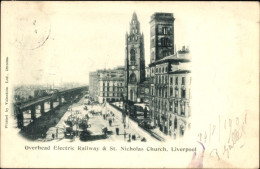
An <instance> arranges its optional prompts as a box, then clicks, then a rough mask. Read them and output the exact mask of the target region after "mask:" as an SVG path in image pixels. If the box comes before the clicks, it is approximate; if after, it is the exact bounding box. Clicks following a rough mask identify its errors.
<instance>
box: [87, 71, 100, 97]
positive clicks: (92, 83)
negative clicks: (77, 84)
mask: <svg viewBox="0 0 260 169" xmlns="http://www.w3.org/2000/svg"><path fill="white" fill-rule="evenodd" d="M98 78H99V74H98V72H97V71H96V72H90V73H89V97H90V99H92V100H93V101H98V86H97V84H98Z"/></svg>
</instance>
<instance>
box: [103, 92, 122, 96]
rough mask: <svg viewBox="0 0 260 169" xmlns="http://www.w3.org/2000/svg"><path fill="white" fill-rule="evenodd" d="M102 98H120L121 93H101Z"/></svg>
mask: <svg viewBox="0 0 260 169" xmlns="http://www.w3.org/2000/svg"><path fill="white" fill-rule="evenodd" d="M102 96H103V97H112V96H113V97H121V96H122V93H102Z"/></svg>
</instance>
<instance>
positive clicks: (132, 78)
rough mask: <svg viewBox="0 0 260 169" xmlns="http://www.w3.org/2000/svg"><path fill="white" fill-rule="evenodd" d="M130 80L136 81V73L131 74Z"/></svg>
mask: <svg viewBox="0 0 260 169" xmlns="http://www.w3.org/2000/svg"><path fill="white" fill-rule="evenodd" d="M130 82H136V75H135V74H134V73H132V74H131V75H130Z"/></svg>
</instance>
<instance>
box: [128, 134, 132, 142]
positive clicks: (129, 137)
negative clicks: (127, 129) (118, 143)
mask: <svg viewBox="0 0 260 169" xmlns="http://www.w3.org/2000/svg"><path fill="white" fill-rule="evenodd" d="M128 137H129V141H131V133H129V135H128Z"/></svg>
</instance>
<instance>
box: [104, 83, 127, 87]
mask: <svg viewBox="0 0 260 169" xmlns="http://www.w3.org/2000/svg"><path fill="white" fill-rule="evenodd" d="M106 84H107V85H106ZM104 86H110V83H109V82H107V83H103V87H104ZM112 86H123V83H117V84H115V83H113V84H112Z"/></svg>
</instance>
